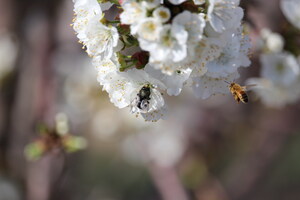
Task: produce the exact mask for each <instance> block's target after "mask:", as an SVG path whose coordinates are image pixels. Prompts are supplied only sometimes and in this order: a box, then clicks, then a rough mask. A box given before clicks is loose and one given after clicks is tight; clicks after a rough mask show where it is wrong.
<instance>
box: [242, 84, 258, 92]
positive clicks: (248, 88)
mask: <svg viewBox="0 0 300 200" xmlns="http://www.w3.org/2000/svg"><path fill="white" fill-rule="evenodd" d="M255 86H257V85H256V84H251V85H245V86H242V89H243V90H245V91H248V90H250V89H251V88H253V87H255Z"/></svg>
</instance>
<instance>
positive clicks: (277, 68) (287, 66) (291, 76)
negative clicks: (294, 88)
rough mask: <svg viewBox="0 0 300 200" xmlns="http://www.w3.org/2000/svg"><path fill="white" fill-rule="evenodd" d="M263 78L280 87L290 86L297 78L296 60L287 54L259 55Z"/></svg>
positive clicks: (297, 66)
mask: <svg viewBox="0 0 300 200" xmlns="http://www.w3.org/2000/svg"><path fill="white" fill-rule="evenodd" d="M260 59H261V63H262V71H261V75H262V77H264V78H267V79H269V80H271V81H272V82H274V83H278V84H280V85H286V86H288V85H291V84H292V83H293V82H294V81H296V79H297V78H298V76H299V64H298V63H297V60H296V58H295V57H294V56H293V55H291V54H289V53H285V52H284V53H275V54H263V55H261V58H260Z"/></svg>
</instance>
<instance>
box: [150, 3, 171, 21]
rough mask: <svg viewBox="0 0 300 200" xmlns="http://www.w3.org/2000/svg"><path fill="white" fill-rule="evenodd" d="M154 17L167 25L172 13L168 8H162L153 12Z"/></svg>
mask: <svg viewBox="0 0 300 200" xmlns="http://www.w3.org/2000/svg"><path fill="white" fill-rule="evenodd" d="M153 17H154V18H156V19H158V20H159V21H161V22H162V23H165V22H167V21H169V19H170V18H171V12H170V10H169V9H168V8H166V7H163V6H160V7H158V8H156V9H155V10H154V11H153Z"/></svg>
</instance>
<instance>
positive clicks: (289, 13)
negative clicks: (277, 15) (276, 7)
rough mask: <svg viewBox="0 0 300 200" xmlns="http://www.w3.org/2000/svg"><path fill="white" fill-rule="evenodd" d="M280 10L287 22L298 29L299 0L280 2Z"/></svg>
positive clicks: (299, 17)
mask: <svg viewBox="0 0 300 200" xmlns="http://www.w3.org/2000/svg"><path fill="white" fill-rule="evenodd" d="M280 7H281V10H282V12H283V14H284V16H285V17H286V18H287V19H288V21H289V22H290V23H291V24H293V25H294V26H295V27H297V28H298V29H300V12H299V10H300V1H299V0H281V2H280Z"/></svg>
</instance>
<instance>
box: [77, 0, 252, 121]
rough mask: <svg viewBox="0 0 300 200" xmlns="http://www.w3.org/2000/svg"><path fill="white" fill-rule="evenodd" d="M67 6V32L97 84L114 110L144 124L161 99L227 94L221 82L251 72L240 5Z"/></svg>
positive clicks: (84, 1) (159, 109)
mask: <svg viewBox="0 0 300 200" xmlns="http://www.w3.org/2000/svg"><path fill="white" fill-rule="evenodd" d="M73 2H74V12H75V19H74V23H73V27H74V30H75V31H76V32H77V36H78V38H79V40H80V42H81V43H82V44H83V45H84V47H85V48H86V52H87V53H88V54H89V55H90V56H91V57H92V59H93V65H94V66H95V68H96V69H97V71H98V81H99V83H100V84H101V85H102V86H103V89H104V90H105V91H107V92H108V94H109V97H110V100H111V102H112V103H114V104H115V106H117V107H119V108H125V107H130V108H131V112H132V113H137V114H141V115H142V116H143V117H144V118H145V120H146V121H157V120H159V119H160V118H163V117H164V115H165V113H166V110H167V104H166V101H165V98H164V95H166V94H168V95H170V96H177V95H179V94H180V93H181V91H182V89H183V87H184V86H187V87H190V88H192V90H193V92H194V94H195V96H196V97H199V98H202V99H205V98H208V97H210V96H212V95H215V94H226V93H229V90H228V84H227V83H226V81H227V82H231V81H233V80H234V79H236V78H238V77H239V73H238V71H237V70H238V68H239V67H248V66H249V65H250V60H249V59H248V54H249V51H250V41H249V37H248V35H247V34H246V33H245V31H244V30H243V26H242V24H241V20H242V18H243V10H242V8H241V7H239V3H240V2H239V0H206V1H204V0H169V1H167V0H166V1H160V0H123V1H121V0H120V1H119V2H117V1H115V0H105V1H104V0H103V1H96V0H73ZM101 8H102V9H101ZM104 8H105V9H109V10H105V11H104ZM114 12H115V13H114Z"/></svg>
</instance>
